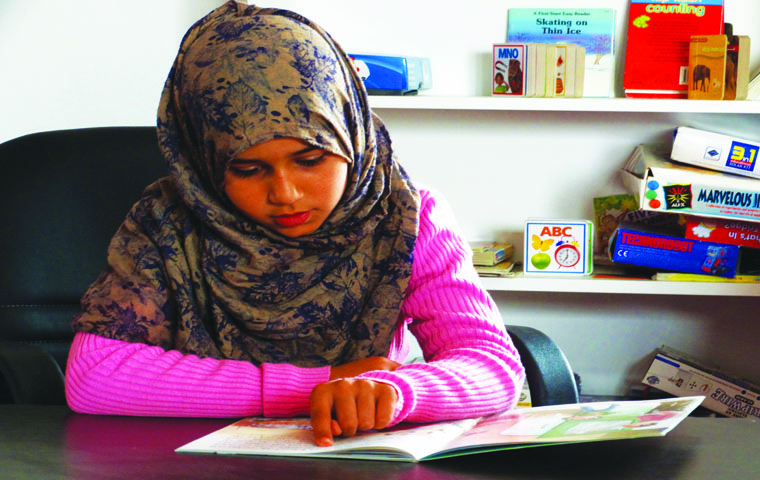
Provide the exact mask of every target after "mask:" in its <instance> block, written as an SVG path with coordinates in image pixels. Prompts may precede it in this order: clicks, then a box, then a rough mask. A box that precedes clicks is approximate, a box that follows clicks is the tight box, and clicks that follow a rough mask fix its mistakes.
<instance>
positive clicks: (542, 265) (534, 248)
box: [523, 220, 594, 275]
mask: <svg viewBox="0 0 760 480" xmlns="http://www.w3.org/2000/svg"><path fill="white" fill-rule="evenodd" d="M593 248H594V224H593V222H591V221H589V220H571V221H564V220H528V221H526V222H525V250H524V252H525V257H524V259H523V262H524V263H523V265H524V267H523V268H524V272H525V273H526V274H531V273H541V274H547V273H548V274H571V275H590V274H591V273H592V271H593V270H594V263H593V260H594V259H593V257H594V255H593Z"/></svg>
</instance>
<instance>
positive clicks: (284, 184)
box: [268, 173, 301, 205]
mask: <svg viewBox="0 0 760 480" xmlns="http://www.w3.org/2000/svg"><path fill="white" fill-rule="evenodd" d="M299 198H301V193H300V190H299V188H298V187H297V186H296V184H295V182H293V180H292V179H291V178H289V176H288V175H287V174H284V173H277V174H275V175H274V176H273V177H272V180H271V183H270V186H269V196H268V200H269V202H270V203H272V204H274V205H290V204H292V203H294V202H295V201H296V200H298V199H299Z"/></svg>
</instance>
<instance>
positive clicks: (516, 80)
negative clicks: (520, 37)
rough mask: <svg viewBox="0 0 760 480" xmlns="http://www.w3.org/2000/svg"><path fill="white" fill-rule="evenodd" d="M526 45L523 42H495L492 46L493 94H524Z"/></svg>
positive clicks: (526, 69)
mask: <svg viewBox="0 0 760 480" xmlns="http://www.w3.org/2000/svg"><path fill="white" fill-rule="evenodd" d="M527 50H528V45H526V44H524V43H510V44H503V43H497V44H494V46H493V69H492V72H491V78H492V79H493V91H492V93H493V94H494V95H516V96H525V87H526V86H527V85H526V81H525V79H526V74H527V73H528V68H527V62H526V61H527V59H528V55H527Z"/></svg>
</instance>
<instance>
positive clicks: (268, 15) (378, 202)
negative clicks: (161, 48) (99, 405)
mask: <svg viewBox="0 0 760 480" xmlns="http://www.w3.org/2000/svg"><path fill="white" fill-rule="evenodd" d="M158 136H159V143H160V146H161V148H162V150H163V152H164V155H165V157H166V159H167V161H168V164H169V169H170V176H169V178H167V179H162V180H160V181H158V182H157V183H155V184H153V185H151V186H150V187H148V189H147V190H146V192H145V193H144V196H143V198H142V199H141V200H140V201H139V202H138V203H137V204H136V205H135V207H134V208H133V210H132V211H131V212H130V214H129V215H128V217H127V219H126V221H125V223H124V224H123V225H122V226H121V228H120V229H119V231H118V232H117V234H116V236H115V237H114V238H113V240H112V242H111V246H110V248H109V251H108V260H109V267H108V268H107V270H106V271H105V272H104V273H103V274H102V275H101V277H100V278H99V279H98V280H97V281H96V282H95V283H94V284H93V285H92V286H91V287H90V289H89V290H88V292H87V293H86V294H85V296H84V298H83V300H82V307H83V312H82V313H81V314H80V315H78V316H77V317H76V318H75V319H74V322H73V325H74V329H75V330H76V331H87V332H91V333H96V334H99V335H103V336H106V337H109V338H115V339H121V340H126V341H130V342H143V343H148V344H152V345H159V346H161V347H163V348H165V349H178V350H180V351H182V352H185V353H192V354H197V355H200V356H202V357H213V358H230V359H238V360H249V361H252V362H254V363H256V364H261V363H264V362H271V363H282V362H286V363H291V364H294V365H299V366H304V367H308V366H322V365H339V364H342V363H345V362H349V361H353V360H357V359H360V358H365V357H368V356H373V355H386V354H387V353H388V350H389V347H390V343H391V339H392V338H393V334H394V331H395V328H396V324H397V320H398V316H399V311H400V307H401V303H402V301H403V299H404V294H405V291H406V288H407V286H408V283H409V278H410V275H411V269H412V252H413V250H414V245H415V240H416V237H417V228H418V225H417V222H418V209H419V197H418V194H417V192H416V190H415V189H414V187H413V185H412V184H411V183H410V182H409V180H408V179H407V177H406V175H405V173H404V171H403V169H402V168H401V166H400V165H399V164H398V163H396V161H395V159H394V155H393V151H392V149H391V142H390V138H389V137H388V133H387V131H386V129H385V127H384V126H383V124H382V122H381V121H380V120H379V118H377V117H376V116H375V115H374V114H373V113H372V112H371V110H370V108H369V106H368V100H367V96H366V92H365V90H364V87H363V85H362V82H361V79H360V78H359V77H358V76H357V75H356V72H355V70H354V69H353V68H352V67H351V64H350V62H349V60H348V57H347V56H346V54H345V53H344V52H343V50H342V49H341V48H340V47H339V46H338V45H337V44H336V43H335V42H334V41H333V40H332V39H331V37H330V36H329V35H328V34H327V33H326V32H324V31H323V30H322V29H321V28H320V27H318V26H317V25H315V24H313V23H312V22H310V21H309V20H307V19H305V18H303V17H301V16H299V15H297V14H294V13H292V12H288V11H283V10H276V9H265V8H257V7H254V6H247V5H242V4H238V3H236V2H234V1H231V2H229V3H227V4H225V5H223V6H221V7H220V8H218V9H216V10H214V11H212V12H211V13H210V14H209V15H207V16H206V17H204V18H202V19H201V20H199V21H198V22H197V23H196V24H195V25H194V26H193V27H191V29H190V30H189V31H188V33H187V34H186V36H185V38H184V39H183V41H182V45H181V47H180V50H179V54H178V55H177V59H176V61H175V63H174V65H173V67H172V70H171V72H170V74H169V78H168V79H167V81H166V85H165V87H164V91H163V95H162V97H161V102H160V106H159V115H158ZM280 137H294V138H298V139H302V140H304V141H306V142H308V143H310V144H312V145H314V146H316V147H319V148H322V149H325V150H327V151H329V152H331V153H334V154H336V155H340V156H342V157H344V158H345V159H346V160H347V161H349V162H350V173H349V175H350V178H349V179H348V182H347V186H346V191H345V193H344V195H343V197H342V199H341V201H340V202H339V203H338V205H337V207H336V208H335V210H334V211H333V212H332V214H331V215H330V216H329V217H328V219H327V220H326V221H325V223H323V224H322V226H320V228H319V229H317V230H316V231H315V232H313V233H312V234H309V235H305V236H302V237H298V238H288V237H284V236H281V235H279V234H278V233H276V232H274V231H272V230H269V229H267V228H265V227H262V226H260V225H258V224H256V223H255V222H253V221H252V220H250V219H249V218H248V217H246V216H245V215H244V214H242V213H240V212H239V211H238V210H237V209H236V208H235V207H234V206H233V205H232V203H231V202H230V201H229V200H228V199H227V198H226V196H225V193H224V185H223V181H224V175H225V170H226V169H227V165H228V163H229V161H230V160H231V159H232V158H234V157H235V156H236V155H237V154H239V153H240V152H242V151H243V150H245V149H247V148H249V147H250V146H252V145H254V144H257V143H259V142H263V141H266V140H270V139H273V138H280Z"/></svg>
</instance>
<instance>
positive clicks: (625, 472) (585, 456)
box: [0, 405, 760, 480]
mask: <svg viewBox="0 0 760 480" xmlns="http://www.w3.org/2000/svg"><path fill="white" fill-rule="evenodd" d="M231 422H232V420H231V419H169V418H130V417H100V416H89V415H78V414H75V413H72V412H71V411H70V410H68V409H67V408H65V407H41V406H17V405H0V478H9V479H10V478H13V479H25V478H33V479H35V480H45V479H52V478H64V479H66V478H75V479H78V480H79V479H90V478H97V479H122V478H124V479H130V480H134V479H142V478H160V479H171V478H177V479H196V478H198V479H206V478H208V479H214V480H218V479H220V478H224V479H236V478H266V479H268V480H275V479H301V478H302V479H308V480H316V479H323V478H324V479H329V480H340V479H343V478H346V479H352V480H353V479H361V478H372V479H378V480H380V479H386V478H388V479H401V480H403V479H414V480H425V479H431V480H432V479H435V480H454V479H465V478H478V479H490V478H499V479H510V478H520V479H559V478H579V479H584V480H588V479H605V480H607V479H610V478H615V479H622V480H625V479H636V480H639V479H642V478H645V479H647V480H655V479H668V480H673V479H689V480H698V479H702V478H704V479H714V478H757V474H758V472H760V455H758V445H760V422H755V421H751V420H736V419H716V418H688V419H686V420H685V421H684V422H683V423H682V424H681V425H679V426H678V427H676V429H675V430H674V431H672V432H671V433H669V434H668V435H667V436H666V437H664V438H645V439H636V440H622V441H611V442H598V443H586V444H573V445H555V446H549V447H541V448H528V449H522V450H512V451H505V452H492V453H486V454H479V455H471V456H466V457H459V458H451V459H444V460H437V461H433V462H425V463H419V464H411V463H396V462H377V461H354V460H331V459H324V460H315V459H284V458H271V457H270V458H266V457H218V456H188V455H179V454H176V453H174V449H175V448H177V447H179V446H180V445H183V444H185V443H187V442H189V441H191V440H194V439H195V438H198V437H200V436H202V435H205V434H207V433H210V432H212V431H214V430H216V429H218V428H221V427H223V426H225V425H228V424H229V423H231Z"/></svg>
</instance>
